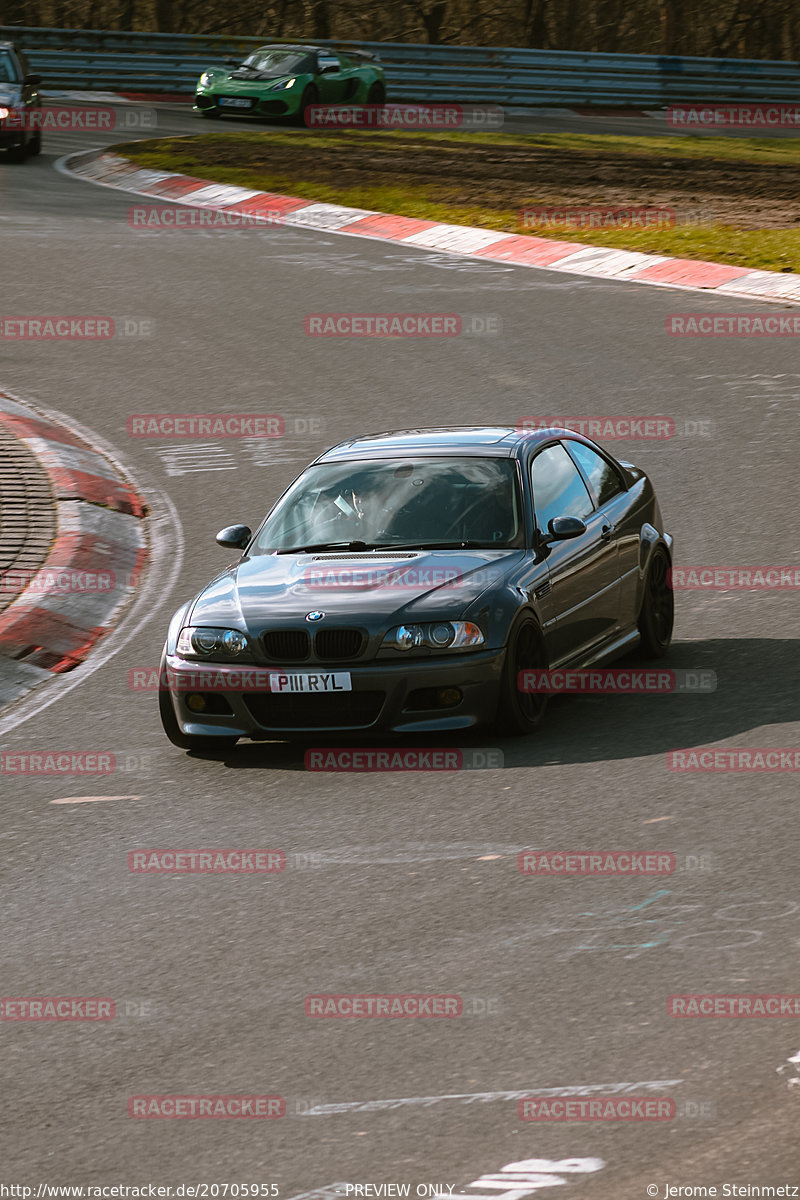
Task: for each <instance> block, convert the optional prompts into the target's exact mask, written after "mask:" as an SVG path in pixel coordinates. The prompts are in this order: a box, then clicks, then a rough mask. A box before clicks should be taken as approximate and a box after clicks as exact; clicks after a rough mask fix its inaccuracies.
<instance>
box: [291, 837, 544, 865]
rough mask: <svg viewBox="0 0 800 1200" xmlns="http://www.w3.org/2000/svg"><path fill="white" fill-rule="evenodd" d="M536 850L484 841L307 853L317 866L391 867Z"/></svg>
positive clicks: (382, 846)
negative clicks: (394, 864)
mask: <svg viewBox="0 0 800 1200" xmlns="http://www.w3.org/2000/svg"><path fill="white" fill-rule="evenodd" d="M531 849H534V850H537V849H540V847H538V846H533V847H531V846H523V845H513V846H509V845H492V844H489V845H487V844H486V843H485V842H481V843H477V842H452V843H446V844H444V845H437V844H436V843H426V842H411V843H409V844H408V845H407V846H406V847H404V848H399V847H397V846H393V845H385V844H384V845H378V846H339V847H334V848H332V849H330V850H313V851H308V857H309V859H311V860H312V861H313V863H314V865H315V866H319V867H328V866H347V865H351V864H352V865H358V866H371V865H375V866H387V865H388V866H391V865H392V864H393V863H397V864H400V863H427V862H430V863H433V862H447V861H454V860H458V859H474V860H475V861H476V862H481V861H486V860H487V859H488V858H491V859H497V858H504V857H509V858H516V856H517V855H518V854H520V853H522V851H524V850H531Z"/></svg>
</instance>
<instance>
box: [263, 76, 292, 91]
mask: <svg viewBox="0 0 800 1200" xmlns="http://www.w3.org/2000/svg"><path fill="white" fill-rule="evenodd" d="M296 83H297V80H296V79H284V80H282V81H281V83H273V85H272V87H271V88H270V89H269V90H270V91H271V92H284V91H285V90H286V88H290V87H294V85H295V84H296Z"/></svg>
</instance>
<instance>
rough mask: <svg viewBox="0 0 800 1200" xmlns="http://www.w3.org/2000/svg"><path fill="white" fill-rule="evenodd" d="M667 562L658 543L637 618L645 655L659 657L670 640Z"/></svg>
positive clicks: (671, 598)
mask: <svg viewBox="0 0 800 1200" xmlns="http://www.w3.org/2000/svg"><path fill="white" fill-rule="evenodd" d="M670 565H671V564H670V561H669V555H668V554H667V552H666V550H665V549H664V548H663V547H662V546H659V547H658V548H657V549H656V550H654V551H653V553H652V555H651V558H650V565H649V567H648V568H647V578H646V579H645V582H644V599H643V600H642V609H641V612H640V613H639V620H638V622H637V624H638V627H639V636H640V638H641V649H642V652H643V653H644V654H645V655H646V656H647V657H648V658H663V656H664V655H665V654H666V653H667V650H668V649H669V644H670V642H671V641H672V627H673V624H674V621H675V596H674V593H673V591H672V585H671V583H670V578H669V571H670Z"/></svg>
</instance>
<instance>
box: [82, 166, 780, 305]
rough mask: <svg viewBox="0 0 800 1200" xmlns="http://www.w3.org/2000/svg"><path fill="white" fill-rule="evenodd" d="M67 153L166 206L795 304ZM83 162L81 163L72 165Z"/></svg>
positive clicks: (717, 281) (699, 268) (543, 243)
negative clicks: (164, 203) (170, 203)
mask: <svg viewBox="0 0 800 1200" xmlns="http://www.w3.org/2000/svg"><path fill="white" fill-rule="evenodd" d="M89 154H90V156H93V157H85V156H84V155H81V154H77V155H70V156H69V157H68V159H67V160H66V162H65V168H64V169H65V170H66V171H67V172H68V173H69V174H71V175H77V176H79V177H80V178H82V179H86V180H89V181H91V182H93V183H97V184H100V185H101V186H103V187H113V188H117V189H120V190H122V191H125V192H131V193H133V194H134V195H137V196H147V197H151V198H153V199H158V200H167V201H174V202H176V203H180V204H185V205H189V206H191V207H197V208H204V209H211V210H213V211H215V212H224V213H242V214H246V215H247V216H248V217H249V218H251V219H255V220H259V219H260V220H263V221H264V224H265V225H269V224H276V223H280V224H282V225H289V226H301V227H304V228H309V227H310V228H314V229H317V230H320V231H321V232H324V233H347V234H352V235H354V236H356V237H371V238H376V239H378V240H380V241H384V242H399V243H401V244H402V245H406V246H419V247H422V248H425V249H428V250H439V251H446V252H447V253H448V254H463V255H465V256H468V257H470V258H482V259H492V260H495V261H499V262H508V263H513V264H514V265H516V266H522V267H536V268H539V269H540V270H541V269H547V270H548V271H563V272H567V273H570V274H574V275H589V276H596V277H600V278H603V279H619V280H624V281H625V282H632V283H646V284H650V285H653V286H656V287H671V288H680V289H682V290H684V291H704V292H713V293H714V294H715V295H720V296H741V297H743V298H746V299H757V300H773V301H780V302H782V303H789V304H798V303H800V275H795V274H784V273H780V272H777V271H754V270H751V269H750V268H748V267H732V266H730V265H728V264H725V263H713V262H701V261H698V260H697V259H689V258H668V257H666V256H665V255H659V254H641V253H639V251H636V250H617V249H611V248H609V247H607V246H586V245H584V244H583V243H580V242H560V241H555V240H553V239H552V238H538V237H532V236H531V237H529V236H527V235H524V234H515V233H501V232H499V231H498V230H495V229H481V228H478V227H476V226H471V225H446V224H442V223H441V222H439V221H424V220H420V219H418V218H416V217H398V216H392V215H390V214H389V213H381V212H373V211H371V210H369V209H363V208H348V207H347V206H345V205H341V204H323V203H319V202H316V201H311V200H301V199H299V198H298V197H297V196H280V195H277V194H273V193H270V192H259V191H254V190H252V189H250V188H242V187H233V186H231V185H228V184H221V183H212V182H210V181H209V180H207V179H195V178H193V177H192V176H190V175H180V174H177V173H175V172H173V171H150V170H146V169H143V168H140V167H137V166H136V165H135V164H134V163H132V162H130V160H129V159H126V158H122V157H121V156H120V155H118V154H100V155H97V154H96V152H93V151H90V152H89ZM81 158H83V161H80V162H79V161H77V160H79V159H81Z"/></svg>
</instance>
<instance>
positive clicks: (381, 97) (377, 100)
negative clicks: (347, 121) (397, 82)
mask: <svg viewBox="0 0 800 1200" xmlns="http://www.w3.org/2000/svg"><path fill="white" fill-rule="evenodd" d="M385 103H386V88H385V87H384V86H383V84H382V83H373V85H372V87H371V88H370V89H369V91H368V92H367V104H385Z"/></svg>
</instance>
